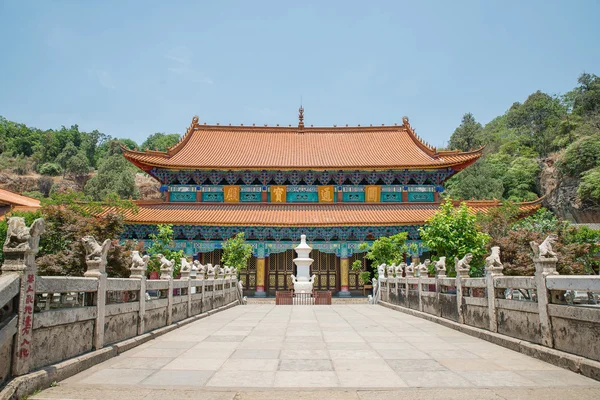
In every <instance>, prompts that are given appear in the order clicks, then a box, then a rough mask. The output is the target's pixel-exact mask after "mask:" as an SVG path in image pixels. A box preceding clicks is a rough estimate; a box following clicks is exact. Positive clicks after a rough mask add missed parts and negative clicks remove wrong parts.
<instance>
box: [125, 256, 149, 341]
mask: <svg viewBox="0 0 600 400" xmlns="http://www.w3.org/2000/svg"><path fill="white" fill-rule="evenodd" d="M131 253H132V263H131V267H130V268H129V269H130V271H131V275H129V278H131V279H139V280H140V293H139V299H138V301H139V303H140V309H139V310H138V326H137V328H138V329H137V330H138V335H142V334H144V331H145V329H146V327H145V321H144V314H146V271H147V270H148V260H149V259H150V257H149V256H147V255H146V256H144V257H141V256H140V253H139V251H135V250H134V251H132V252H131Z"/></svg>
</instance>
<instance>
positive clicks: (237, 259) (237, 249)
mask: <svg viewBox="0 0 600 400" xmlns="http://www.w3.org/2000/svg"><path fill="white" fill-rule="evenodd" d="M222 248H223V255H222V256H221V263H222V264H223V266H225V265H226V266H228V267H235V269H236V270H237V271H238V272H240V271H241V270H242V269H244V268H246V266H247V265H248V260H249V259H250V257H252V245H250V244H248V243H246V239H245V238H244V232H239V233H238V234H237V235H235V236H234V237H232V238H229V239H227V240H226V241H224V242H223V243H222Z"/></svg>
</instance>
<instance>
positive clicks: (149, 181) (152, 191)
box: [135, 173, 162, 200]
mask: <svg viewBox="0 0 600 400" xmlns="http://www.w3.org/2000/svg"><path fill="white" fill-rule="evenodd" d="M135 185H136V186H137V188H138V190H139V192H140V199H141V200H160V199H161V198H162V193H161V192H160V183H158V182H157V181H156V180H155V179H154V178H152V177H150V176H148V175H146V174H141V173H138V174H136V175H135Z"/></svg>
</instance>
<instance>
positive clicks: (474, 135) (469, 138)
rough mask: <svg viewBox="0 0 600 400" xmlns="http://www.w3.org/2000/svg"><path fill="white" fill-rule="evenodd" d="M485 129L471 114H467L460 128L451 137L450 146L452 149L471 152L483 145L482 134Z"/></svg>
mask: <svg viewBox="0 0 600 400" xmlns="http://www.w3.org/2000/svg"><path fill="white" fill-rule="evenodd" d="M482 129H483V127H482V126H481V124H480V123H479V122H477V121H476V120H475V117H474V116H473V114H471V113H466V114H465V115H463V117H462V121H461V123H460V125H459V126H458V128H456V129H455V130H454V133H452V136H450V142H449V143H448V146H449V147H450V148H451V149H458V150H460V151H469V150H472V149H474V148H476V147H479V146H480V145H481V142H480V134H481V130H482Z"/></svg>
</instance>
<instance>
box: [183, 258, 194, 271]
mask: <svg viewBox="0 0 600 400" xmlns="http://www.w3.org/2000/svg"><path fill="white" fill-rule="evenodd" d="M191 271H192V265H191V264H190V262H189V261H188V260H187V258H186V257H181V272H191Z"/></svg>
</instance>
